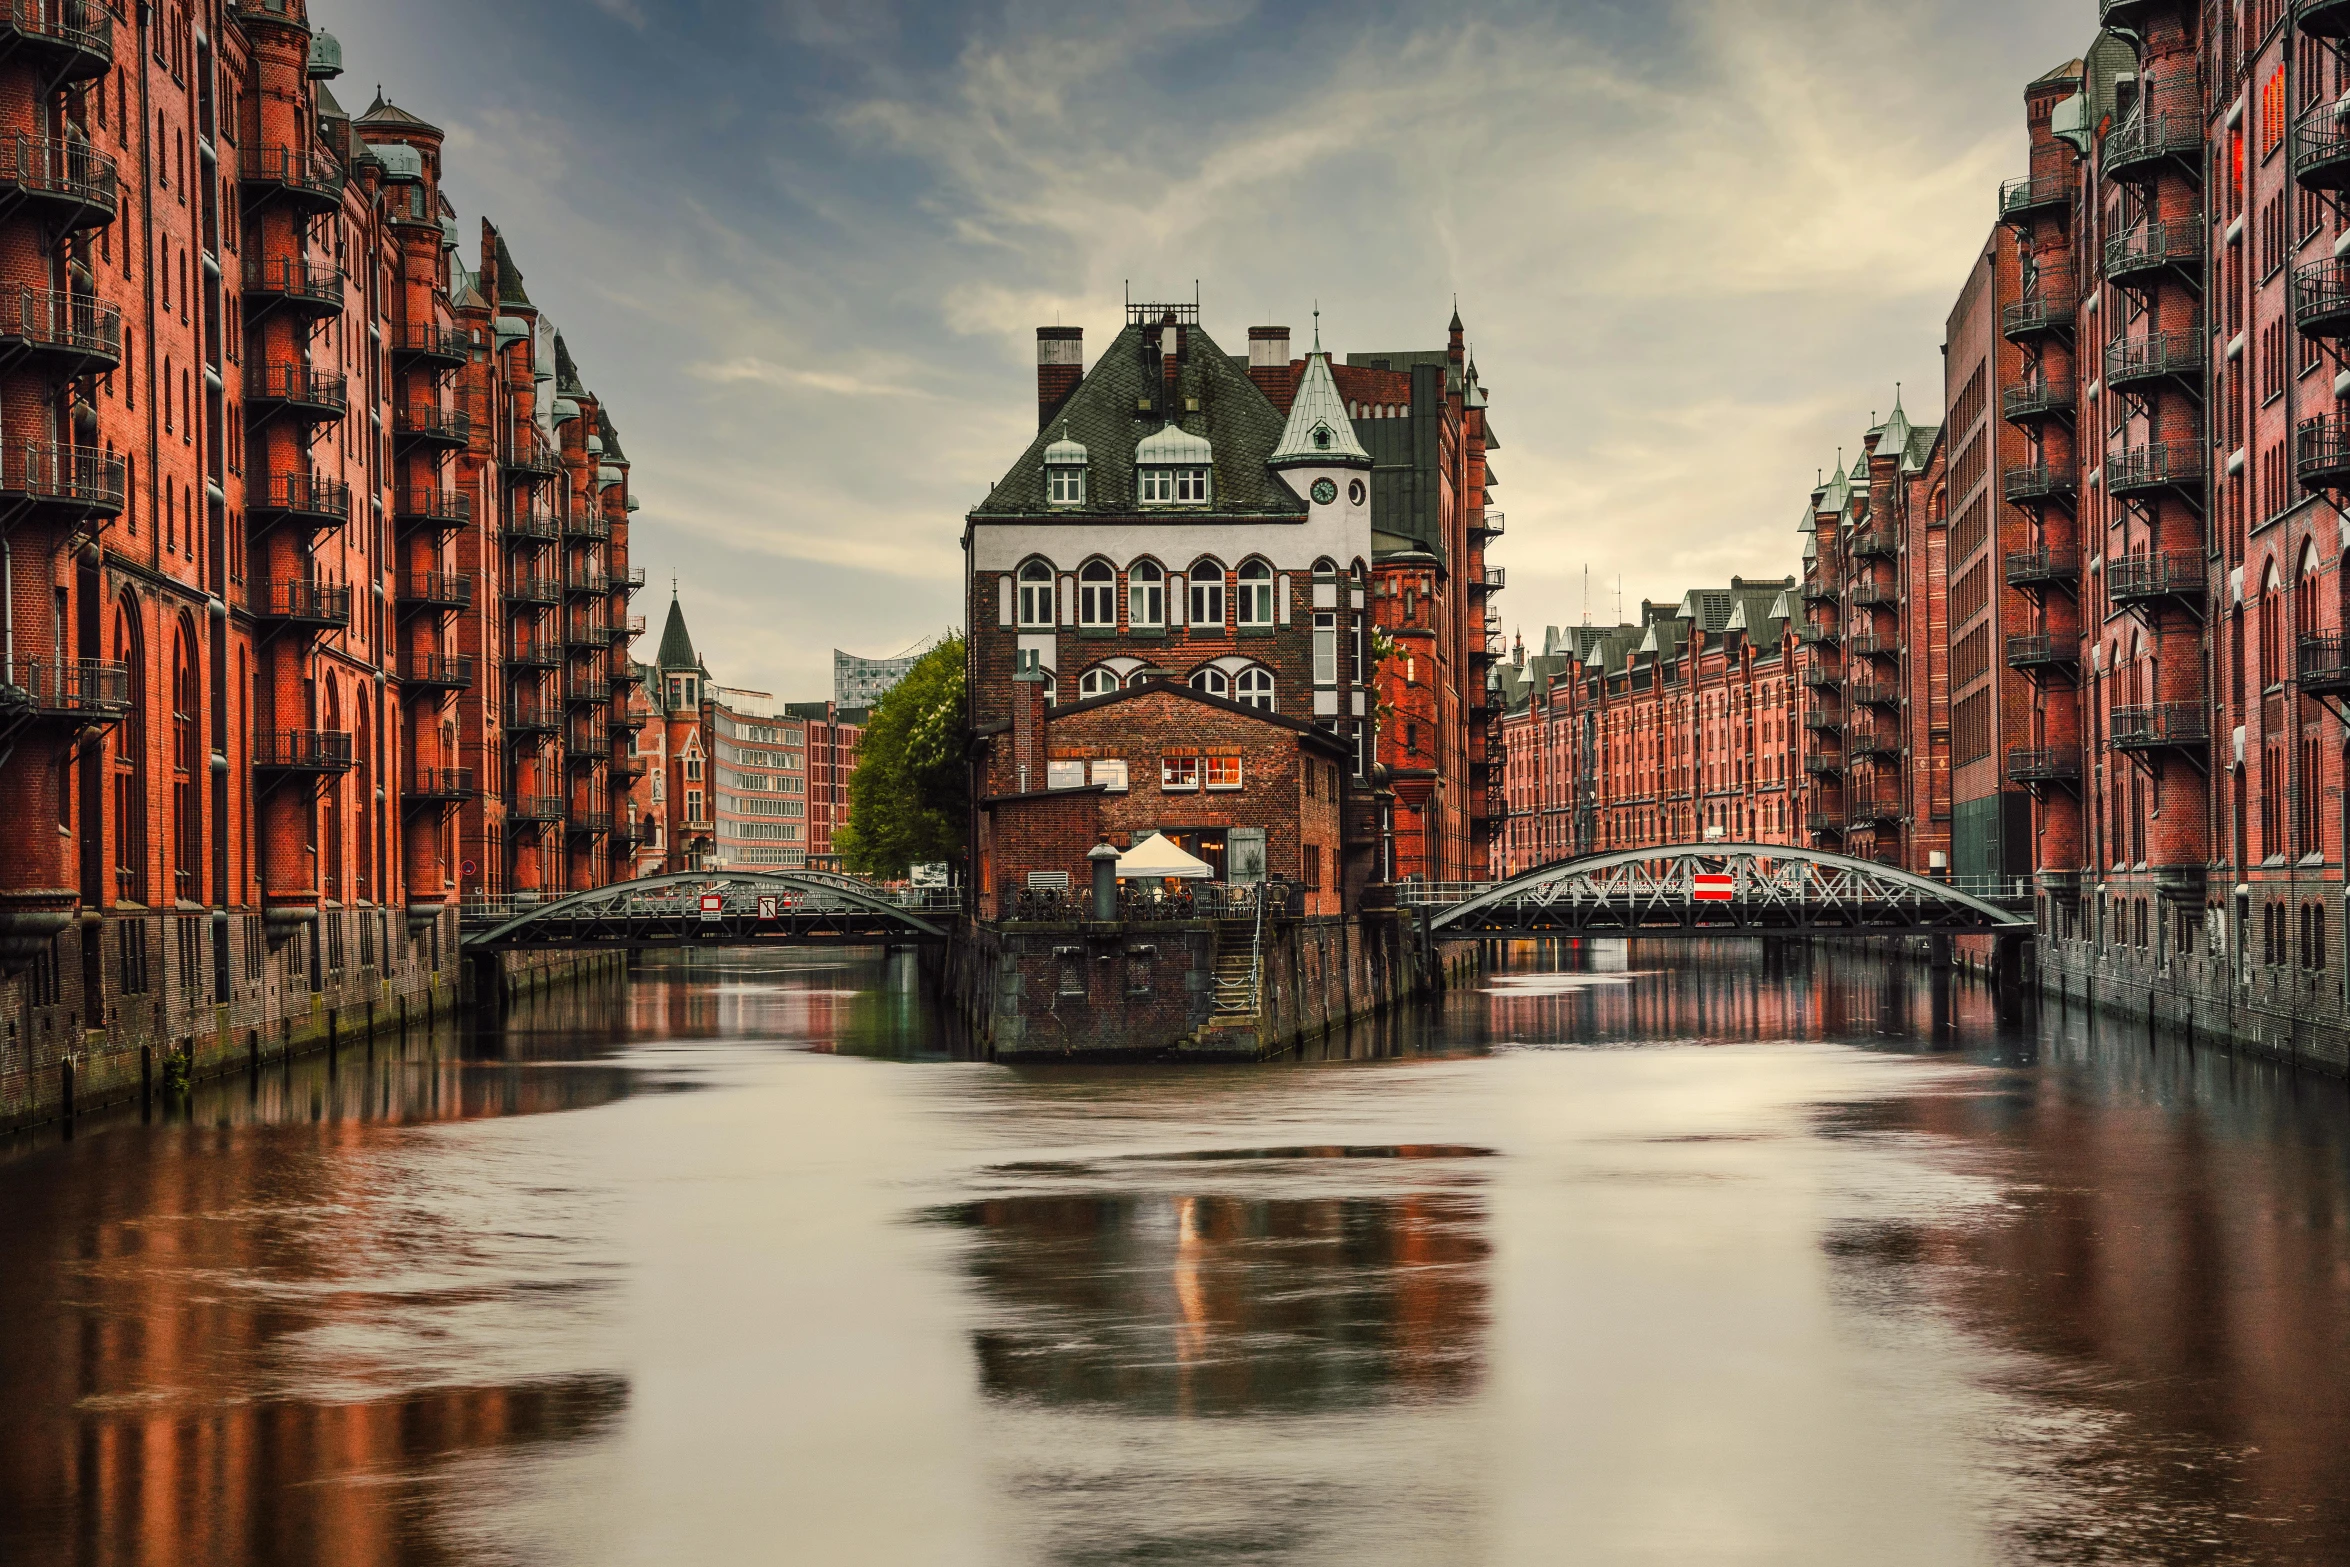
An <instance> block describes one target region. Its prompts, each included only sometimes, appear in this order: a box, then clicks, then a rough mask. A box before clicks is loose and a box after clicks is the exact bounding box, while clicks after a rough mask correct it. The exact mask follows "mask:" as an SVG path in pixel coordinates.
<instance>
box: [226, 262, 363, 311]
mask: <svg viewBox="0 0 2350 1567" xmlns="http://www.w3.org/2000/svg"><path fill="white" fill-rule="evenodd" d="M245 292H246V293H248V294H282V295H284V296H285V297H286V298H288V299H300V300H307V301H309V302H310V303H313V304H318V305H328V306H332V307H334V308H335V309H338V310H339V309H341V308H342V304H343V274H342V273H341V272H340V271H339V270H337V269H336V268H334V267H332V266H326V265H321V264H320V263H318V262H315V261H304V260H301V259H300V258H298V257H294V256H279V257H276V258H274V259H259V258H257V259H255V260H252V261H248V262H246V263H245Z"/></svg>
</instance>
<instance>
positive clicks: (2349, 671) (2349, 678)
mask: <svg viewBox="0 0 2350 1567" xmlns="http://www.w3.org/2000/svg"><path fill="white" fill-rule="evenodd" d="M2296 654H2297V656H2296V659H2295V663H2296V666H2297V668H2296V674H2297V676H2298V682H2299V684H2300V687H2301V694H2302V695H2304V696H2330V697H2350V638H2345V637H2343V636H2341V635H2340V634H2338V633H2335V634H2330V635H2325V636H2307V637H2303V638H2302V639H2301V643H2300V646H2299V648H2298V649H2297V650H2296Z"/></svg>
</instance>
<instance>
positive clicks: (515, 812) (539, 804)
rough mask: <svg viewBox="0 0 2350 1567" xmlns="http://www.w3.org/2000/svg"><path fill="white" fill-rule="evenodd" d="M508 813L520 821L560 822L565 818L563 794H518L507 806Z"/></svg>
mask: <svg viewBox="0 0 2350 1567" xmlns="http://www.w3.org/2000/svg"><path fill="white" fill-rule="evenodd" d="M506 814H507V815H508V816H511V817H512V818H513V819H514V820H516V821H518V822H559V821H561V820H562V819H563V796H561V795H559V794H518V795H516V796H515V797H514V799H513V801H512V802H511V803H510V804H509V805H508V806H507V807H506Z"/></svg>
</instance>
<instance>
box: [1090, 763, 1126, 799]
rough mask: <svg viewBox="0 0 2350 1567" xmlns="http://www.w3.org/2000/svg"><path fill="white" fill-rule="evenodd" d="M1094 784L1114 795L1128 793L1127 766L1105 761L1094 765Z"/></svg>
mask: <svg viewBox="0 0 2350 1567" xmlns="http://www.w3.org/2000/svg"><path fill="white" fill-rule="evenodd" d="M1092 777H1093V782H1094V783H1095V784H1096V785H1097V786H1098V787H1100V788H1104V789H1107V790H1109V791H1110V793H1112V794H1124V793H1125V792H1126V764H1125V763H1124V762H1121V761H1103V762H1096V763H1094V764H1093V773H1092Z"/></svg>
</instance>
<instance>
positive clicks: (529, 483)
mask: <svg viewBox="0 0 2350 1567" xmlns="http://www.w3.org/2000/svg"><path fill="white" fill-rule="evenodd" d="M0 41H4V42H5V43H6V45H7V48H6V49H5V50H4V51H0V105H4V106H5V107H6V109H7V112H8V114H9V117H10V119H11V121H12V123H14V124H15V125H17V127H18V128H19V140H18V142H17V143H16V144H15V145H16V147H17V153H18V156H17V159H16V163H15V164H14V165H13V167H14V173H13V174H11V175H8V176H6V177H5V179H4V180H0V183H4V184H5V185H6V187H7V188H8V189H9V191H10V193H11V194H12V196H14V197H15V198H16V199H15V200H14V201H12V203H11V204H10V206H9V208H8V210H7V213H6V215H5V216H0V247H5V248H6V250H7V252H8V254H9V255H10V257H11V258H12V266H13V273H12V275H13V276H14V277H15V278H16V280H17V281H16V283H15V285H14V292H13V293H12V294H11V296H10V297H9V299H8V300H7V301H6V302H5V303H0V338H5V339H6V344H7V347H8V349H9V352H8V353H7V354H5V355H0V405H4V406H5V408H6V411H7V416H8V418H9V420H10V422H11V426H12V429H13V430H14V431H15V432H16V435H15V437H14V438H12V439H11V441H10V442H9V443H8V446H7V451H6V453H5V455H4V456H0V529H4V533H5V550H6V555H7V562H6V564H7V567H8V570H7V572H6V576H7V578H8V583H7V588H6V594H5V597H6V603H5V609H6V627H5V629H6V632H7V635H6V637H5V638H4V639H0V640H4V641H5V644H6V645H5V649H4V650H0V661H4V663H5V668H0V727H4V728H5V730H6V731H7V742H8V747H9V751H8V759H7V762H6V765H5V766H4V767H0V799H4V801H5V808H6V813H7V817H8V819H9V820H10V821H11V822H13V823H15V824H16V825H17V827H18V829H19V830H18V831H16V832H14V833H12V834H11V835H10V840H9V846H8V847H7V848H6V849H5V850H0V969H4V970H5V971H6V973H7V975H8V978H7V979H6V982H5V983H6V1004H5V1013H6V1019H7V1021H6V1023H5V1033H4V1035H0V1117H11V1118H12V1117H16V1116H19V1115H23V1114H29V1113H38V1112H40V1111H41V1110H42V1109H44V1108H45V1107H53V1106H54V1105H55V1104H56V1103H57V1102H58V1100H59V1098H60V1097H61V1094H62V1085H63V1081H64V1076H65V1074H66V1073H67V1072H68V1071H71V1072H73V1073H75V1074H77V1075H78V1078H79V1092H80V1093H81V1094H83V1095H84V1096H104V1095H108V1094H113V1093H119V1092H122V1091H123V1089H124V1085H125V1084H126V1083H130V1084H133V1085H135V1083H136V1082H137V1081H138V1079H139V1077H140V1074H141V1073H142V1072H143V1071H148V1070H151V1069H152V1067H153V1060H154V1056H155V1054H156V1053H157V1052H160V1051H164V1050H170V1049H176V1048H183V1047H187V1048H196V1049H200V1050H201V1051H204V1052H210V1053H211V1055H213V1056H217V1055H224V1054H231V1053H233V1054H236V1055H238V1056H239V1057H241V1056H242V1055H245V1054H251V1053H254V1052H257V1051H259V1050H261V1049H262V1048H263V1045H264V1041H266V1043H267V1046H268V1047H269V1048H271V1049H276V1048H281V1047H283V1046H284V1045H286V1044H288V1043H293V1042H298V1041H299V1040H301V1039H304V1038H307V1037H309V1036H311V1035H313V1034H319V1033H333V1032H337V1031H345V1032H348V1031H355V1030H359V1029H363V1028H366V1027H370V1026H374V1024H375V1023H376V1021H377V1020H378V1019H379V1018H382V1017H388V1016H391V1015H395V1014H398V1013H401V1012H404V1011H405V1010H406V1009H408V1008H409V1007H410V1006H412V1005H416V1006H428V1007H430V1006H438V1005H441V1004H445V1001H446V999H447V992H448V982H449V980H450V977H451V965H452V964H453V961H454V955H455V947H456V940H455V938H456V929H455V912H454V903H455V901H456V899H457V898H458V897H459V896H460V895H461V893H463V892H466V891H472V890H477V889H478V890H480V891H482V892H500V891H525V890H536V891H544V892H546V893H550V894H552V893H555V892H559V891H561V890H563V889H566V888H570V887H579V886H587V885H593V884H596V883H597V882H600V881H603V880H608V879H609V878H610V876H611V875H612V874H614V865H615V862H614V860H613V859H612V857H611V855H610V852H609V849H608V844H609V835H608V834H606V833H603V832H602V831H601V830H600V826H601V818H600V817H599V812H600V811H608V810H609V809H610V806H609V803H608V801H609V790H610V787H611V784H610V778H611V773H610V771H609V769H608V768H607V766H606V765H605V760H604V758H605V756H606V755H608V753H609V749H610V745H611V740H610V735H611V732H612V719H611V717H610V714H611V711H612V710H611V708H610V707H609V705H608V703H600V702H599V703H592V704H591V703H590V702H588V701H587V700H586V698H587V695H588V693H589V691H590V690H592V689H593V688H595V687H596V686H597V685H598V684H599V683H600V682H601V681H602V680H603V679H604V676H603V675H602V674H601V673H599V666H600V665H601V664H602V663H603V661H604V660H606V659H608V658H609V653H608V651H607V650H608V648H609V646H610V644H611V643H612V642H613V641H615V640H617V639H618V638H619V637H620V636H621V635H623V634H624V632H625V627H626V621H625V619H624V618H616V616H623V615H624V608H625V598H624V593H625V585H626V584H628V583H629V582H630V581H631V580H632V576H631V573H630V572H629V571H628V568H627V566H626V548H627V546H626V536H627V513H628V511H629V509H630V507H631V504H632V503H631V502H630V500H629V498H628V487H627V469H626V463H625V460H624V459H623V458H622V457H621V456H620V454H619V451H618V441H617V437H616V435H615V433H614V431H613V429H612V426H611V421H610V420H609V418H608V417H606V416H605V415H604V414H603V413H602V411H601V409H600V406H599V405H597V404H596V402H595V400H594V399H593V398H592V397H591V396H589V395H588V394H586V392H585V390H584V388H581V387H579V386H578V384H577V382H576V378H575V377H574V378H573V379H571V380H570V381H568V382H565V384H564V385H562V386H561V387H557V386H552V385H548V384H547V383H551V382H556V381H558V380H559V379H560V377H559V376H558V374H557V370H556V363H555V361H556V360H557V359H558V358H563V359H565V360H566V361H567V355H559V354H558V353H557V350H556V345H555V344H554V341H553V337H552V330H551V328H550V327H549V326H548V325H547V324H546V323H545V322H544V320H543V319H542V318H541V317H540V315H539V313H538V312H537V311H536V310H535V308H533V307H532V306H531V304H530V302H529V300H528V298H527V296H526V295H525V294H524V293H523V290H522V284H521V276H520V273H519V271H518V270H517V269H516V268H514V266H513V264H512V260H511V257H510V256H509V255H508V254H507V252H506V248H505V246H504V244H503V242H502V241H499V240H497V239H496V238H495V236H494V235H493V234H490V233H489V232H488V231H487V230H486V229H485V239H484V247H483V253H482V256H481V259H480V261H479V264H478V267H469V266H467V265H466V264H465V263H464V262H463V261H462V260H461V259H460V257H459V252H460V249H461V247H460V246H459V244H458V239H457V227H456V221H455V214H454V211H453V209H452V208H451V207H450V206H449V204H448V203H447V202H446V200H445V199H444V198H443V197H442V195H441V192H440V182H441V177H442V150H443V149H442V136H441V133H440V132H439V131H438V130H437V129H436V128H434V127H433V126H431V125H429V124H427V123H425V122H424V121H422V120H421V119H418V118H417V117H415V116H413V115H410V114H407V113H405V112H404V111H402V110H400V109H399V108H397V107H396V106H395V105H393V104H392V103H390V102H389V101H387V100H385V99H383V98H381V97H379V98H378V99H377V100H376V101H375V102H374V103H373V104H372V105H371V106H370V107H369V108H368V110H367V111H366V112H365V113H363V114H359V115H357V116H353V115H351V114H350V113H349V112H347V111H346V110H344V109H343V108H342V107H341V105H340V104H339V103H338V102H337V101H336V99H335V97H334V94H333V91H332V89H331V87H330V86H329V85H328V84H329V83H330V82H331V81H332V80H333V79H334V78H335V77H336V76H337V75H338V74H339V73H340V70H341V50H340V47H339V46H338V45H337V44H336V42H335V40H334V39H333V38H332V37H330V36H328V35H326V34H323V33H316V32H314V31H313V30H312V28H311V27H310V25H309V23H308V19H307V15H306V8H305V5H304V0H242V3H236V4H220V3H217V0H216V3H209V4H201V5H195V6H179V7H148V6H140V7H127V8H123V7H115V6H111V5H106V4H100V3H95V0H44V3H42V4H39V5H23V6H18V7H16V8H14V9H13V10H12V11H11V12H9V13H8V14H7V15H6V16H5V17H0ZM493 301H494V303H493ZM558 392H560V393H561V395H557V394H558ZM557 432H560V433H559V434H558V433H557ZM531 497H535V499H532V498H531ZM518 516H545V517H548V518H551V519H557V520H558V524H559V523H560V521H561V520H563V519H570V520H571V521H572V524H573V526H575V527H577V528H578V529H579V530H580V531H581V536H582V537H583V538H585V539H587V540H588V545H587V547H583V548H580V549H577V550H573V551H571V552H570V553H569V554H568V555H567V556H566V557H565V559H564V560H563V561H562V562H560V563H558V562H557V561H555V560H554V558H553V557H552V554H550V556H549V558H548V561H547V564H546V565H545V566H544V567H543V569H542V570H540V571H538V572H537V573H535V575H540V576H544V577H547V578H554V579H560V578H562V576H563V574H564V573H566V572H567V571H575V572H576V573H577V575H578V578H579V580H580V581H581V582H582V583H583V584H584V583H585V582H588V581H591V580H592V581H593V582H595V583H596V584H597V585H598V586H597V593H596V595H595V597H594V599H593V601H592V602H589V601H587V600H586V599H585V598H584V596H583V598H582V599H581V600H580V601H579V602H578V603H577V604H576V606H575V616H574V619H575V622H576V625H577V627H578V629H579V633H580V635H579V639H578V641H577V643H576V644H574V646H573V647H569V648H566V647H563V645H562V644H561V643H560V642H558V643H557V644H556V646H557V647H558V648H559V649H560V650H561V651H562V652H563V655H564V656H563V658H562V660H561V661H559V662H558V663H556V664H555V665H553V666H552V668H551V670H550V671H549V672H548V673H546V674H544V675H540V676H536V677H532V678H535V679H536V681H537V685H536V687H533V686H531V685H528V684H525V683H524V679H525V677H523V676H522V675H520V674H519V673H518V670H519V669H520V668H523V667H531V666H527V665H526V664H525V661H524V660H523V659H521V658H518V657H516V654H517V653H518V651H519V650H521V649H523V648H525V647H535V646H536V645H537V644H534V643H530V642H529V641H528V640H527V639H526V638H519V637H516V636H515V635H513V634H512V633H513V631H514V628H515V626H516V625H517V624H519V623H520V622H519V618H518V617H510V616H509V613H508V606H509V604H510V603H511V602H513V601H511V600H509V598H508V597H507V593H506V589H507V586H508V584H509V581H510V580H511V577H512V575H514V574H518V572H519V568H517V567H515V566H514V565H513V557H512V556H511V555H510V554H509V552H508V549H507V542H508V541H507V537H506V530H507V529H508V528H509V527H510V526H511V519H513V518H515V517H518ZM591 519H592V520H591ZM616 581H617V582H618V583H620V584H622V585H623V587H622V589H621V590H620V596H619V597H615V589H614V587H613V584H614V583H615V582H616ZM615 605H617V606H618V608H615ZM556 607H557V608H560V604H559V603H558V605H557V606H556ZM616 628H617V629H616ZM599 639H600V640H599ZM566 667H568V668H569V669H570V670H571V671H572V675H573V676H574V677H575V678H576V681H577V684H576V685H575V686H574V687H572V688H571V689H572V690H573V692H574V694H576V695H577V696H578V697H579V698H580V705H579V706H578V707H577V708H576V709H575V710H574V711H575V717H574V722H575V724H576V733H575V735H574V736H573V737H571V744H570V745H569V747H568V748H566V745H565V742H564V741H563V740H560V739H556V738H553V735H554V731H552V730H534V731H532V734H533V735H534V738H533V739H531V740H529V741H526V742H522V743H516V742H515V741H514V740H513V739H512V736H511V731H510V730H506V729H502V727H501V725H502V721H503V716H504V714H505V712H506V711H507V703H508V702H509V701H515V702H519V703H523V704H525V706H524V708H523V710H525V711H536V709H535V708H531V707H529V706H528V705H527V704H529V703H532V702H537V701H541V700H546V701H550V702H551V701H552V697H551V694H542V695H528V694H526V693H528V692H530V691H532V690H534V689H535V690H540V691H542V693H551V691H552V690H553V687H552V685H551V684H550V682H553V681H556V680H559V679H562V678H564V676H563V674H562V671H563V670H564V669H565V668H566ZM598 746H601V747H602V748H603V749H602V751H601V752H598V751H597V749H596V748H597V747H598ZM566 780H567V781H568V783H569V789H568V792H566V789H565V787H564V783H565V781H566ZM542 794H550V795H554V796H557V797H560V798H563V799H564V800H565V801H566V808H565V809H564V810H562V811H558V812H555V813H552V814H550V815H547V816H544V817H542V818H538V819H536V820H535V822H534V826H533V828H532V829H531V830H518V829H517V828H516V825H515V824H516V811H515V807H516V804H517V802H518V801H520V800H527V799H532V798H536V797H538V796H539V795H542ZM526 814H527V813H526ZM36 824H37V825H38V828H39V830H34V829H35V826H36ZM547 845H552V847H547ZM209 1058H210V1057H207V1059H209Z"/></svg>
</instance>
